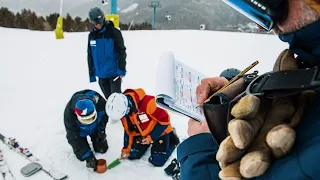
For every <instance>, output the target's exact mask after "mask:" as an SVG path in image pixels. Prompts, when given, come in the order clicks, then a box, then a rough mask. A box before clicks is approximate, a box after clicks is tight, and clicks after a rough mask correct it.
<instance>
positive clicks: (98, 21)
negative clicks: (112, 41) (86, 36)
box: [90, 16, 104, 25]
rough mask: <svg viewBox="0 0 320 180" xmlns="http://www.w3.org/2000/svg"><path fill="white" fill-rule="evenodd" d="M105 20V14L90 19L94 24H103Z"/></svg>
mask: <svg viewBox="0 0 320 180" xmlns="http://www.w3.org/2000/svg"><path fill="white" fill-rule="evenodd" d="M103 21H104V17H103V16H98V17H97V18H93V19H91V20H90V22H91V23H92V24H93V25H97V24H103Z"/></svg>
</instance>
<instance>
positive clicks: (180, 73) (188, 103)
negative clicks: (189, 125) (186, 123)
mask: <svg viewBox="0 0 320 180" xmlns="http://www.w3.org/2000/svg"><path fill="white" fill-rule="evenodd" d="M175 62H176V63H175V97H176V99H175V103H176V104H177V105H179V106H180V108H183V109H184V110H186V111H189V112H190V113H192V114H197V115H199V116H200V117H203V116H204V114H203V110H202V108H197V106H198V103H197V97H196V88H197V86H198V85H199V84H200V83H201V80H202V79H203V78H204V75H202V74H201V73H199V72H197V71H195V70H194V69H191V68H189V67H188V66H186V65H185V64H183V63H181V62H179V61H175Z"/></svg>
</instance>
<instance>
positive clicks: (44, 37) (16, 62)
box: [0, 28, 287, 180]
mask: <svg viewBox="0 0 320 180" xmlns="http://www.w3.org/2000/svg"><path fill="white" fill-rule="evenodd" d="M0 34H1V36H0V49H1V59H0V78H1V80H0V92H1V94H0V99H1V101H0V109H1V111H0V112H1V118H0V123H1V126H0V133H2V134H4V135H5V136H7V137H15V138H17V141H18V142H19V143H20V145H21V146H24V147H27V148H29V150H30V151H31V152H32V153H33V154H34V155H35V156H36V157H38V158H40V159H41V160H44V161H47V162H50V163H52V165H53V166H54V167H56V168H57V169H59V170H60V171H62V172H64V173H66V174H67V175H68V176H69V179H71V180H105V179H112V180H124V179H128V178H130V179H131V180H149V179H150V180H151V179H152V180H165V179H168V180H169V179H171V177H168V176H167V175H166V174H165V173H164V171H163V169H164V168H165V167H167V166H168V164H169V163H170V161H171V160H172V159H173V158H175V157H176V151H175V152H174V153H173V155H172V156H171V158H170V159H169V160H168V162H167V163H166V164H165V165H164V166H163V167H153V166H152V165H151V164H149V163H148V157H149V155H150V152H149V151H148V152H147V153H146V154H145V155H144V156H143V157H142V159H140V160H135V161H129V160H125V161H123V162H122V163H121V164H120V165H118V166H117V167H115V168H114V169H111V170H107V172H105V173H104V174H97V173H94V172H92V171H89V170H87V168H86V167H85V162H80V161H78V160H77V159H76V157H75V156H74V154H73V151H72V149H71V146H70V145H69V144H68V143H67V140H66V137H65V135H66V131H65V128H64V124H63V111H64V108H65V105H66V103H67V102H68V101H69V99H70V97H71V95H72V94H73V93H74V92H75V91H79V90H82V89H93V90H96V91H98V92H99V93H101V90H100V88H99V85H98V83H89V77H88V69H87V59H86V57H87V54H86V53H87V35H88V33H87V32H84V33H64V35H65V39H63V40H56V39H55V35H54V32H39V31H29V30H20V29H7V28H0ZM123 37H124V41H125V45H126V47H127V55H128V57H127V71H128V74H127V76H126V77H125V78H124V79H123V85H122V90H125V89H126V88H139V87H141V88H144V89H145V91H146V92H147V93H148V94H151V95H154V93H155V79H156V74H155V71H156V62H157V60H158V59H159V58H160V56H161V54H162V53H163V52H166V51H172V52H173V53H174V55H175V57H176V58H177V59H178V60H180V61H183V62H184V63H186V64H187V65H190V66H191V67H193V68H195V69H197V70H198V71H200V72H202V73H204V74H205V75H207V76H217V75H219V74H220V72H221V71H223V70H224V69H226V68H231V67H233V68H238V69H241V70H242V69H244V68H246V67H247V66H248V65H250V64H251V63H252V62H254V61H256V60H259V62H260V64H258V65H257V66H256V68H254V70H259V72H260V73H263V72H266V71H269V70H271V69H272V66H273V62H274V61H275V59H276V58H277V56H278V55H279V53H280V52H281V51H282V50H283V49H284V48H286V47H287V45H286V44H284V43H282V42H280V40H279V39H278V37H277V36H275V35H258V34H245V33H231V32H213V31H200V30H199V31H198V30H174V31H123ZM163 73H166V72H163ZM157 75H158V76H160V75H161V74H157ZM101 94H102V93H101ZM170 115H171V121H172V124H173V126H174V127H175V128H176V130H177V134H178V135H179V137H180V139H181V140H183V139H185V138H187V124H188V123H187V122H188V118H186V117H184V116H180V115H177V114H172V113H171V112H170ZM106 132H107V139H108V142H109V146H110V148H109V150H108V151H107V153H105V154H97V155H96V156H97V158H104V159H106V160H107V162H108V163H110V162H112V161H113V160H115V159H116V158H117V157H119V155H120V151H121V148H122V144H123V128H122V125H121V123H116V124H111V123H108V125H107V129H106ZM0 148H1V149H2V150H3V153H4V156H5V160H6V162H7V164H8V166H9V167H10V169H11V170H12V172H13V174H14V176H15V178H16V179H17V180H24V179H28V180H51V178H50V177H49V176H48V175H47V174H45V173H44V172H41V171H40V172H38V173H36V174H34V175H33V176H31V177H24V176H22V175H21V174H20V169H21V168H22V167H23V166H25V165H27V164H28V163H29V162H28V161H27V160H26V159H24V158H23V157H22V156H20V155H18V154H16V153H15V152H13V151H10V150H9V149H8V148H7V147H6V146H5V145H3V144H2V143H0Z"/></svg>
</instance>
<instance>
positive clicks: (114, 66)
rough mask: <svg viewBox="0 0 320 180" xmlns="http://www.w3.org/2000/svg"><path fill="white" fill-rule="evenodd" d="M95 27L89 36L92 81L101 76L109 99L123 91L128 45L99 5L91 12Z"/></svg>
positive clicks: (101, 84)
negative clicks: (122, 82) (122, 84)
mask: <svg viewBox="0 0 320 180" xmlns="http://www.w3.org/2000/svg"><path fill="white" fill-rule="evenodd" d="M89 19H90V22H91V23H92V24H93V25H94V28H93V29H92V31H91V32H90V33H89V38H88V67H89V77H90V82H95V81H96V77H98V78H99V86H100V88H101V90H102V92H103V94H104V96H105V98H106V99H107V98H108V97H109V96H110V94H111V93H113V92H119V93H120V92H121V79H122V78H123V77H124V76H125V75H126V57H127V54H126V47H125V46H124V42H123V38H122V34H121V32H120V31H119V30H118V29H117V28H115V27H114V24H113V22H112V21H106V20H105V17H104V13H103V12H102V10H101V9H99V8H98V7H95V8H92V9H91V10H90V12H89Z"/></svg>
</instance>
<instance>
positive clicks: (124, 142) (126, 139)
mask: <svg viewBox="0 0 320 180" xmlns="http://www.w3.org/2000/svg"><path fill="white" fill-rule="evenodd" d="M128 144H129V136H128V134H127V133H126V131H124V135H123V148H124V149H126V148H128Z"/></svg>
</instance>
